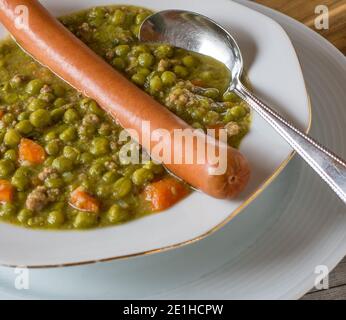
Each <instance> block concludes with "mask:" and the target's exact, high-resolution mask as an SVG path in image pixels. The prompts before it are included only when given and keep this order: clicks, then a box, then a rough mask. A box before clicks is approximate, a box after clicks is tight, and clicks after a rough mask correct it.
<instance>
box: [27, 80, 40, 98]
mask: <svg viewBox="0 0 346 320" xmlns="http://www.w3.org/2000/svg"><path fill="white" fill-rule="evenodd" d="M43 86H44V83H43V81H42V80H40V79H35V80H31V81H30V82H29V83H28V84H27V86H26V88H25V91H26V92H27V93H29V94H31V95H34V94H38V93H39V92H40V90H41V89H42V87H43Z"/></svg>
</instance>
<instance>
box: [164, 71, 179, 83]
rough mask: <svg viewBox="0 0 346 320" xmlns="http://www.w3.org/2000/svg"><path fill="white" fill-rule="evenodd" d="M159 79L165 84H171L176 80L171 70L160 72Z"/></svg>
mask: <svg viewBox="0 0 346 320" xmlns="http://www.w3.org/2000/svg"><path fill="white" fill-rule="evenodd" d="M161 79H162V82H163V84H164V85H165V86H173V85H174V84H175V82H176V80H177V76H176V75H175V73H173V72H172V71H165V72H164V73H162V75H161Z"/></svg>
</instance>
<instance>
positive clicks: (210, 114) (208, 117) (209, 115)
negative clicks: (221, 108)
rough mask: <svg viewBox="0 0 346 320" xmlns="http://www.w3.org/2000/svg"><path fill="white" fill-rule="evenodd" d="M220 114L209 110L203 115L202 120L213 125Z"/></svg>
mask: <svg viewBox="0 0 346 320" xmlns="http://www.w3.org/2000/svg"><path fill="white" fill-rule="evenodd" d="M219 118H220V115H219V114H218V113H217V112H215V111H209V112H208V113H207V114H206V116H205V117H204V119H203V121H204V123H206V124H208V125H215V124H216V123H217V121H218V120H219Z"/></svg>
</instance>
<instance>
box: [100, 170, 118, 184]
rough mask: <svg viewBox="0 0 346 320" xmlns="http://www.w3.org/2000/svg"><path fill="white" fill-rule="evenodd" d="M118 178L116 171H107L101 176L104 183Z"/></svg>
mask: <svg viewBox="0 0 346 320" xmlns="http://www.w3.org/2000/svg"><path fill="white" fill-rule="evenodd" d="M118 179H119V174H118V173H117V172H116V171H108V172H107V173H105V174H104V175H103V177H102V180H103V181H104V182H106V183H114V182H115V181H117V180H118Z"/></svg>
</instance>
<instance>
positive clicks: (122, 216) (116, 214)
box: [106, 204, 129, 224]
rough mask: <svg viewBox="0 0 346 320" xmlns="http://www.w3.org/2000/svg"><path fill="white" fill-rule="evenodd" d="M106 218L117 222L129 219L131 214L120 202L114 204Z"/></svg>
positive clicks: (114, 222)
mask: <svg viewBox="0 0 346 320" xmlns="http://www.w3.org/2000/svg"><path fill="white" fill-rule="evenodd" d="M106 218H107V220H108V221H109V222H110V223H112V224H116V223H121V222H124V221H126V220H128V218H129V215H128V213H127V211H126V210H125V209H123V208H122V207H120V206H119V205H118V204H114V205H113V206H111V207H110V209H109V210H108V211H107V214H106Z"/></svg>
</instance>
